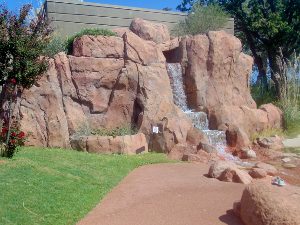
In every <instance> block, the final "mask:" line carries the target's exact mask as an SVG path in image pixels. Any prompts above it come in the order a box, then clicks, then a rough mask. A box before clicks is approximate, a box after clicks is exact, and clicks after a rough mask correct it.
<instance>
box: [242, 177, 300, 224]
mask: <svg viewBox="0 0 300 225" xmlns="http://www.w3.org/2000/svg"><path fill="white" fill-rule="evenodd" d="M237 210H238V211H239V214H240V217H241V219H242V221H243V222H244V223H245V225H265V224H269V225H299V224H300V188H299V187H296V186H291V185H288V186H285V187H283V188H282V187H278V186H274V185H273V186H272V185H271V184H269V183H265V182H254V183H252V184H250V185H249V186H248V187H247V188H246V189H245V190H244V192H243V195H242V199H241V203H240V208H238V209H237Z"/></svg>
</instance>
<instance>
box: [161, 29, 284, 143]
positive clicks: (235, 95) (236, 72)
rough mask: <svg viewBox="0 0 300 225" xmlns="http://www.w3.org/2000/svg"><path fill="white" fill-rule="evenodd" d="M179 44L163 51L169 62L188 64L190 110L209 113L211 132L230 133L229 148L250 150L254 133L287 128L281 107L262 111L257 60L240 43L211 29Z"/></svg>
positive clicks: (189, 37)
mask: <svg viewBox="0 0 300 225" xmlns="http://www.w3.org/2000/svg"><path fill="white" fill-rule="evenodd" d="M174 40H175V41H170V42H168V43H165V44H164V45H160V47H161V49H162V50H163V51H164V54H165V56H166V57H167V60H169V61H172V62H174V61H178V62H180V63H181V64H182V66H183V70H184V79H185V85H186V94H187V99H188V104H189V106H190V108H192V109H195V110H200V111H205V112H206V113H208V116H209V125H210V128H211V129H218V130H224V131H227V139H228V143H229V145H231V146H233V147H234V146H239V147H243V146H248V145H250V141H249V138H248V137H249V136H250V135H251V133H254V132H259V131H262V130H264V129H267V128H280V127H281V126H282V112H281V111H280V110H279V109H278V108H277V107H275V106H274V105H272V104H267V105H263V106H261V107H260V108H259V109H257V107H256V103H255V102H254V100H253V99H252V97H251V94H250V85H249V77H250V75H251V71H252V65H253V59H252V57H250V56H248V55H245V54H244V53H242V44H241V42H240V40H239V39H237V38H235V37H234V36H232V35H230V34H227V33H226V32H224V31H211V32H208V34H206V35H196V36H186V37H182V38H181V39H180V40H179V41H177V39H174ZM177 43H178V44H177Z"/></svg>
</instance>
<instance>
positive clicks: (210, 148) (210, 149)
mask: <svg viewBox="0 0 300 225" xmlns="http://www.w3.org/2000/svg"><path fill="white" fill-rule="evenodd" d="M201 149H202V150H203V151H205V152H207V153H214V152H217V149H216V148H215V147H213V146H211V145H209V144H201Z"/></svg>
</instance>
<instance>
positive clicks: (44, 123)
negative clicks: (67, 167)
mask: <svg viewBox="0 0 300 225" xmlns="http://www.w3.org/2000/svg"><path fill="white" fill-rule="evenodd" d="M19 115H20V123H21V129H22V130H23V131H24V132H25V133H30V134H31V135H30V137H29V140H28V142H26V144H27V145H33V146H49V147H63V148H68V147H70V143H69V131H68V124H67V119H66V115H65V112H64V110H63V101H62V92H61V89H60V83H59V80H58V77H57V71H56V68H55V62H54V60H53V59H51V60H50V61H49V69H48V71H47V72H46V74H45V75H44V76H43V77H42V78H41V79H40V80H39V81H38V82H37V84H36V85H34V86H33V87H32V88H31V89H30V90H24V93H23V96H22V98H21V99H20V106H19Z"/></svg>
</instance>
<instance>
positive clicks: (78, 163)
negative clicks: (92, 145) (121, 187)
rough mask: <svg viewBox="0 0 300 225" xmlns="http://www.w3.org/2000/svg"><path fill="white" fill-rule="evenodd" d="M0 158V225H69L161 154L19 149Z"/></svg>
mask: <svg viewBox="0 0 300 225" xmlns="http://www.w3.org/2000/svg"><path fill="white" fill-rule="evenodd" d="M0 160H1V162H0V224H1V225H4V224H18V225H19V224H20V225H26V224H30V225H34V224H51V225H58V224H75V223H76V222H77V221H78V220H80V219H81V218H83V217H84V216H85V215H86V214H87V213H88V212H89V211H90V210H91V209H92V208H93V207H95V206H96V204H97V203H98V202H99V201H100V200H101V199H102V198H103V197H104V196H105V195H106V194H107V193H108V192H109V191H110V190H111V189H112V188H113V187H114V186H116V185H117V184H118V183H119V182H120V181H121V180H122V179H123V178H124V177H125V176H126V175H127V174H128V173H129V172H130V171H132V170H133V169H134V168H137V167H138V166H141V165H145V164H152V163H163V162H170V160H168V159H167V158H166V156H165V155H163V154H154V153H149V154H143V155H137V156H126V155H97V154H88V153H82V152H76V151H71V150H61V149H38V148H23V149H22V150H21V151H20V152H18V153H17V155H16V156H15V157H14V158H13V159H11V160H8V159H5V160H3V159H1V158H0Z"/></svg>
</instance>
